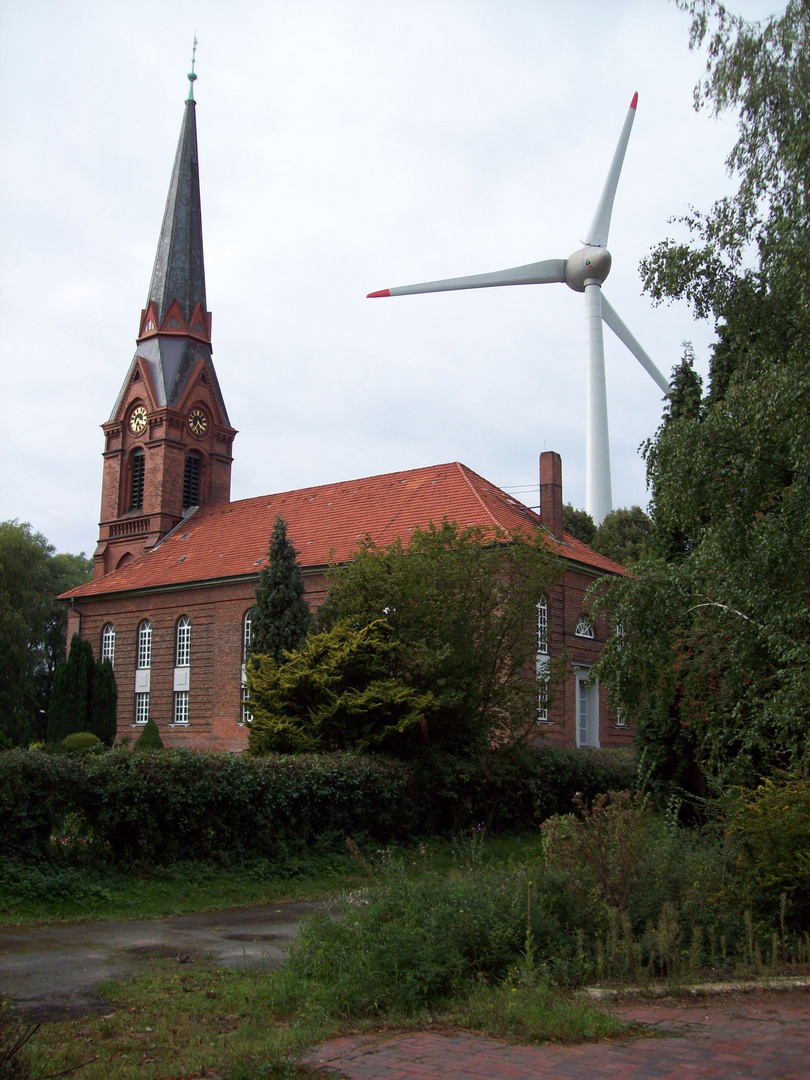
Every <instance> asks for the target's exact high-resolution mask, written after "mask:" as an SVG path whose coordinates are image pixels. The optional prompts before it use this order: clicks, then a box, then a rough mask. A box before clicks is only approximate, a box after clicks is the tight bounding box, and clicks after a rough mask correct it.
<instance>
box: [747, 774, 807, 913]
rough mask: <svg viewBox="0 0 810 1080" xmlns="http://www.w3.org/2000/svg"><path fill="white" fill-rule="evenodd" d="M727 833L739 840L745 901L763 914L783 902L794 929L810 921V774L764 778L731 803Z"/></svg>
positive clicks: (771, 911) (775, 908) (776, 908)
mask: <svg viewBox="0 0 810 1080" xmlns="http://www.w3.org/2000/svg"><path fill="white" fill-rule="evenodd" d="M727 818H728V830H729V833H730V834H731V835H732V836H733V837H734V838H735V839H736V840H737V841H738V843H739V846H740V851H739V870H740V880H741V882H742V884H743V888H742V890H741V893H742V895H741V901H742V903H743V904H745V905H747V906H750V907H752V908H753V910H754V911H755V913H756V914H757V915H758V916H759V917H761V918H769V917H772V915H773V912H775V911H778V910H779V909H780V905H781V904H782V903H783V901H784V903H785V906H786V910H785V911H784V916H783V917H787V919H788V920H789V922H790V923H791V924H792V925H793V926H794V927H795V928H796V929H799V930H801V929H804V928H806V927H807V925H808V920H810V778H808V777H806V776H790V777H785V778H779V779H778V780H766V781H765V782H764V783H763V784H761V785H760V786H759V787H758V788H756V790H753V791H742V792H740V794H739V795H738V796H737V798H735V799H734V800H733V801H732V802H731V803H730V804H729V806H728V810H727Z"/></svg>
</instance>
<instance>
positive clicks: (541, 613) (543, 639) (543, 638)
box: [537, 596, 548, 656]
mask: <svg viewBox="0 0 810 1080" xmlns="http://www.w3.org/2000/svg"><path fill="white" fill-rule="evenodd" d="M537 651H538V653H540V654H542V655H543V656H548V603H547V602H546V598H545V596H541V597H540V599H539V600H538V601H537Z"/></svg>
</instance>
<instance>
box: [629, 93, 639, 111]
mask: <svg viewBox="0 0 810 1080" xmlns="http://www.w3.org/2000/svg"><path fill="white" fill-rule="evenodd" d="M636 105H638V90H636V92H635V94H633V100H632V101H631V102H630V108H631V109H635V107H636Z"/></svg>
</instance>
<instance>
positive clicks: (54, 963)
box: [0, 901, 322, 1019]
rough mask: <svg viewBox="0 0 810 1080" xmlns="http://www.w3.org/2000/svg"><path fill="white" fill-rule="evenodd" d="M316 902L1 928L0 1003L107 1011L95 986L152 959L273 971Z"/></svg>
mask: <svg viewBox="0 0 810 1080" xmlns="http://www.w3.org/2000/svg"><path fill="white" fill-rule="evenodd" d="M321 906H322V904H321V902H319V901H309V902H306V901H304V902H299V903H293V904H267V905H263V906H260V907H249V908H229V909H228V910H227V911H209V912H203V913H199V914H194V915H176V916H174V917H171V918H168V919H155V920H149V921H143V922H136V921H121V922H75V923H46V924H38V925H35V926H22V927H7V926H0V999H2V998H5V999H7V1000H9V1001H11V1002H13V1003H14V1005H15V1006H16V1008H17V1009H18V1010H20V1011H21V1012H25V1013H27V1014H28V1015H31V1016H32V1017H34V1018H36V1019H45V1018H48V1017H56V1016H65V1015H80V1014H82V1013H88V1012H100V1011H104V1010H105V1005H104V1002H103V1000H102V999H101V998H100V997H99V995H98V987H99V986H100V985H101V984H102V983H104V982H107V981H108V980H110V979H122V978H125V977H127V976H129V975H134V974H136V973H137V972H138V971H139V970H140V969H141V968H142V967H143V966H145V964H146V963H147V962H148V961H150V960H152V959H155V958H164V959H165V958H169V959H174V960H177V961H178V962H179V963H185V962H189V961H192V960H196V959H198V958H200V957H207V958H209V959H211V960H213V961H214V962H215V963H216V964H219V965H221V966H222V967H235V968H238V967H242V968H250V967H256V968H260V967H265V968H266V967H276V966H278V964H280V963H281V961H282V960H283V959H284V958H285V957H286V955H287V953H288V951H289V948H290V945H291V943H292V941H293V938H294V937H295V934H296V932H297V930H298V924H299V921H300V919H301V918H302V917H303V916H304V915H306V914H308V913H309V912H311V911H314V910H315V909H316V908H318V907H321Z"/></svg>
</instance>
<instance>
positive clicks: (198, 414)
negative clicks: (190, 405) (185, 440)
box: [188, 409, 208, 437]
mask: <svg viewBox="0 0 810 1080" xmlns="http://www.w3.org/2000/svg"><path fill="white" fill-rule="evenodd" d="M188 426H189V430H190V431H191V434H192V435H197V436H198V437H199V436H202V435H204V434H205V433H206V431H208V417H207V416H206V415H205V413H204V412H203V411H202V409H192V410H191V412H190V413H189V414H188Z"/></svg>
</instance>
